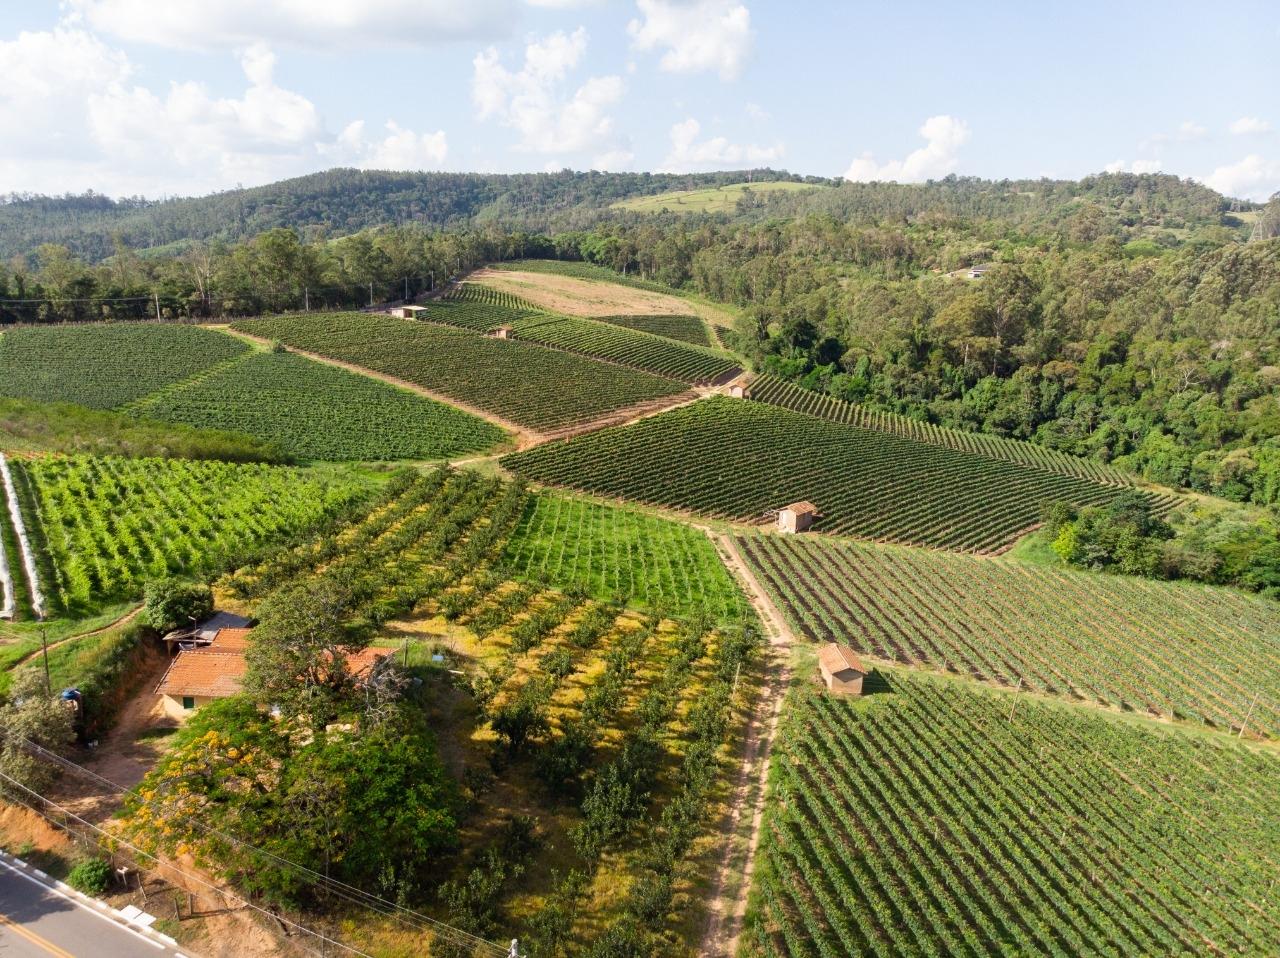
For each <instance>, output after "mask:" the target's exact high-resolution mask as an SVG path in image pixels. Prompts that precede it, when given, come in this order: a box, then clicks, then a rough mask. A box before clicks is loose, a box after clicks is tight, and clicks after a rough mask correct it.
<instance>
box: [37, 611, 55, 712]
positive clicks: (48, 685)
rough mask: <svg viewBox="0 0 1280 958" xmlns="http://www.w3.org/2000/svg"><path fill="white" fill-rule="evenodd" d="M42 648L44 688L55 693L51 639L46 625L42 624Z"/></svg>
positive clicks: (50, 692) (48, 692)
mask: <svg viewBox="0 0 1280 958" xmlns="http://www.w3.org/2000/svg"><path fill="white" fill-rule="evenodd" d="M40 650H41V651H42V652H43V653H44V690H45V693H46V694H48V695H52V694H53V682H52V681H51V680H50V678H49V640H48V639H47V638H46V637H45V631H44V626H43V625H42V626H40Z"/></svg>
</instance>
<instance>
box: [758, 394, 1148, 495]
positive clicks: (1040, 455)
mask: <svg viewBox="0 0 1280 958" xmlns="http://www.w3.org/2000/svg"><path fill="white" fill-rule="evenodd" d="M751 398H752V399H753V400H755V401H756V402H764V403H771V404H772V405H775V406H783V407H785V408H787V409H794V410H795V411H796V412H802V413H805V414H806V415H810V416H819V417H821V418H823V419H830V420H831V421H832V422H839V423H846V424H848V425H851V426H858V427H859V428H862V429H875V430H878V431H881V432H890V433H895V434H897V435H900V436H905V437H907V438H908V439H914V440H916V441H917V442H927V443H932V444H934V445H937V446H944V447H946V448H948V449H956V450H959V451H960V452H967V453H972V454H973V455H975V456H986V457H988V458H991V459H1003V460H1007V461H1009V462H1016V463H1018V464H1020V465H1024V466H1032V467H1034V468H1037V469H1045V470H1048V471H1049V472H1056V473H1061V474H1062V475H1067V476H1078V477H1080V478H1082V479H1092V480H1096V481H1098V482H1107V483H1111V484H1113V485H1121V486H1131V485H1133V477H1132V476H1130V475H1128V474H1127V473H1125V472H1123V471H1122V470H1120V469H1116V468H1114V467H1112V466H1107V465H1104V464H1103V463H1099V462H1094V461H1093V460H1091V459H1081V458H1080V457H1078V456H1071V455H1068V454H1067V453H1064V452H1059V451H1058V450H1056V449H1049V448H1047V447H1045V446H1040V445H1036V444H1035V443H1031V442H1020V441H1018V440H1016V439H1006V438H1004V437H1003V436H991V435H987V434H985V433H979V432H965V431H964V430H961V429H949V428H946V427H944V426H935V425H933V424H932V423H928V422H921V421H920V420H918V419H911V418H909V417H907V416H900V415H897V414H896V413H891V412H884V411H882V410H878V409H871V408H869V407H867V406H860V405H858V404H856V403H850V402H844V401H843V400H840V399H836V398H834V397H832V396H827V395H825V394H823V393H819V392H814V391H813V390H812V389H805V388H804V387H803V386H797V385H795V384H794V383H789V382H787V381H786V380H784V379H779V378H778V377H776V376H757V377H755V378H754V379H752V381H751Z"/></svg>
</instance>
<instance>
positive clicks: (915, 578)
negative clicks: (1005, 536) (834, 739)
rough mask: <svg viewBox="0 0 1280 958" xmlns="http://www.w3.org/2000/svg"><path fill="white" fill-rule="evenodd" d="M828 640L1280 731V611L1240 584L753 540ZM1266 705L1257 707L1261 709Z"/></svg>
mask: <svg viewBox="0 0 1280 958" xmlns="http://www.w3.org/2000/svg"><path fill="white" fill-rule="evenodd" d="M737 543H738V548H739V551H740V552H741V553H742V555H743V557H744V558H745V559H746V560H747V562H748V563H749V564H750V565H751V566H752V568H753V569H754V570H755V572H756V576H757V578H758V579H759V581H760V582H761V584H762V585H763V586H764V587H765V589H766V590H767V591H768V592H769V593H770V595H771V597H772V598H773V600H774V602H775V604H777V606H778V607H779V608H780V609H781V610H782V611H783V613H784V614H785V615H786V616H787V618H788V619H789V620H791V622H792V623H793V625H794V626H795V627H796V628H797V629H799V630H800V631H801V632H803V633H804V634H805V635H807V636H808V637H810V638H811V639H814V640H816V641H821V642H828V641H839V642H846V643H849V644H850V645H852V646H853V647H854V648H855V649H858V650H859V651H862V652H866V653H868V654H870V655H875V656H877V657H879V658H884V659H894V660H897V661H901V662H907V663H912V664H921V665H927V666H932V667H934V668H947V669H951V670H953V671H957V672H961V673H964V674H967V675H971V676H973V677H975V678H979V679H983V680H986V681H993V682H1000V683H1003V684H1005V685H1020V686H1021V687H1022V688H1026V689H1029V690H1032V691H1037V692H1046V693H1051V694H1055V695H1065V696H1072V697H1077V698H1081V699H1085V700H1088V701H1091V702H1099V703H1104V704H1107V705H1110V706H1113V707H1116V708H1123V709H1126V710H1133V711H1139V712H1147V713H1149V714H1152V715H1163V716H1169V715H1170V714H1172V715H1173V716H1174V717H1177V718H1185V719H1190V720H1193V721H1200V722H1207V723H1210V724H1212V725H1215V726H1218V727H1220V728H1223V729H1231V728H1234V727H1238V726H1239V725H1240V723H1241V722H1242V721H1243V720H1244V718H1245V716H1246V715H1248V714H1249V712H1250V708H1251V706H1252V709H1253V711H1252V716H1251V719H1250V726H1251V728H1252V729H1253V730H1254V731H1256V732H1263V731H1265V732H1267V733H1269V734H1271V735H1276V734H1280V646H1277V644H1276V636H1277V635H1280V606H1278V605H1277V604H1276V603H1275V602H1273V601H1269V600H1267V599H1262V598H1258V597H1255V596H1247V595H1244V594H1243V593H1239V592H1235V591H1233V590H1230V589H1224V588H1215V587H1212V586H1200V585H1189V584H1178V583H1165V582H1152V581H1150V580H1144V579H1136V578H1130V577H1127V576H1110V575H1103V574H1098V573H1089V572H1072V571H1067V570H1058V569H1051V568H1044V567H1040V566H1030V565H1025V564H1022V563H1017V562H1012V561H1006V560H991V559H974V558H970V557H968V556H958V555H950V554H947V553H939V552H927V551H923V550H916V549H901V548H894V547H888V546H871V545H864V544H861V543H854V542H840V541H834V540H830V539H825V538H824V539H821V540H818V539H803V540H801V539H793V538H787V539H784V538H783V537H781V536H739V537H738V539H737ZM1255 697H1256V701H1255Z"/></svg>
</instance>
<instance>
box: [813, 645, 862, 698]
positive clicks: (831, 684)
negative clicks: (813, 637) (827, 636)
mask: <svg viewBox="0 0 1280 958" xmlns="http://www.w3.org/2000/svg"><path fill="white" fill-rule="evenodd" d="M818 672H819V673H820V674H821V675H822V683H823V684H824V685H825V686H826V687H827V691H828V692H835V693H836V694H837V695H861V694H862V680H863V679H864V678H866V677H867V670H866V669H864V668H863V667H862V663H861V662H859V661H858V656H857V655H856V654H855V653H854V651H853V649H851V648H849V646H847V645H839V644H837V643H835V642H828V643H827V644H826V645H824V646H823V647H822V648H820V649H819V650H818Z"/></svg>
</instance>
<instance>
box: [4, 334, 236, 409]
mask: <svg viewBox="0 0 1280 958" xmlns="http://www.w3.org/2000/svg"><path fill="white" fill-rule="evenodd" d="M248 348H249V347H248V346H247V345H246V344H245V343H243V342H241V341H240V340H237V339H234V338H233V337H230V336H225V335H223V334H222V333H217V332H213V331H212V330H208V329H201V328H199V327H197V326H173V325H160V324H157V323H136V324H129V325H124V324H116V325H102V326H96V325H95V326H52V327H46V328H27V329H13V330H9V331H8V332H6V333H5V334H4V335H3V336H0V392H2V393H3V394H4V395H6V396H13V397H16V398H19V399H34V400H37V401H39V402H71V403H77V404H79V405H81V406H89V407H91V408H93V409H114V408H116V407H118V406H123V405H125V404H126V403H130V402H134V401H136V400H139V399H141V398H143V397H144V396H147V395H150V394H151V393H153V392H155V391H157V390H159V389H162V388H164V387H165V386H171V385H173V384H174V383H178V382H181V381H182V380H184V379H187V378H188V377H191V376H194V375H196V374H198V373H200V372H201V371H203V370H205V369H207V368H208V367H210V366H212V365H214V364H215V363H219V362H224V361H227V360H230V359H232V358H233V357H235V356H238V355H240V354H241V353H244V352H245V351H247V350H248Z"/></svg>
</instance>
